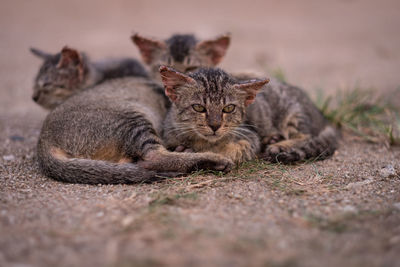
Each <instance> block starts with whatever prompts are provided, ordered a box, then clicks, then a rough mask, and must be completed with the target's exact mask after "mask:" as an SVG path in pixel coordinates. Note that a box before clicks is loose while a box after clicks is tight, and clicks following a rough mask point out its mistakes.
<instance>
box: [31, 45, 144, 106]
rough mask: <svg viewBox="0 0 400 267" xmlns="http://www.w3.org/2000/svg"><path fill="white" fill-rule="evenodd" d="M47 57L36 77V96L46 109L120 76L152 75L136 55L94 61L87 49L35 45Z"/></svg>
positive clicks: (34, 97)
mask: <svg viewBox="0 0 400 267" xmlns="http://www.w3.org/2000/svg"><path fill="white" fill-rule="evenodd" d="M31 52H32V53H33V54H34V55H35V56H37V57H39V58H41V59H42V60H43V64H42V66H41V67H40V69H39V72H38V74H37V75H36V78H35V83H34V89H33V95H32V99H33V101H35V102H36V103H37V104H39V105H40V106H42V107H43V108H45V109H53V108H55V107H56V106H58V105H59V104H61V103H62V102H64V101H65V100H66V99H67V98H69V97H70V96H71V95H73V94H75V93H77V92H79V91H81V90H84V89H86V88H89V87H91V86H94V85H96V84H99V83H101V82H103V81H105V80H109V79H115V78H118V77H126V76H137V77H148V74H147V71H146V69H145V68H144V67H143V65H142V64H141V63H140V62H139V61H137V60H136V59H133V58H123V59H107V60H103V61H99V62H92V61H90V59H89V58H88V56H87V55H86V54H85V53H82V52H79V51H77V50H76V49H72V48H69V47H66V46H65V47H64V48H63V49H62V50H61V52H59V53H57V54H50V53H46V52H43V51H41V50H39V49H36V48H31Z"/></svg>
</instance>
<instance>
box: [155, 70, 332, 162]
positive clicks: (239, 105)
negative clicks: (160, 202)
mask: <svg viewBox="0 0 400 267" xmlns="http://www.w3.org/2000/svg"><path fill="white" fill-rule="evenodd" d="M160 74H161V77H162V81H163V84H164V87H165V93H166V95H167V96H168V97H169V98H170V100H171V101H172V103H173V104H172V106H171V108H170V110H169V112H168V115H167V117H166V119H165V122H164V132H163V139H164V141H165V144H166V146H167V148H169V149H176V150H177V151H182V150H184V149H185V148H189V149H191V150H193V151H195V152H204V151H212V152H215V153H219V154H221V155H223V156H225V157H227V158H229V159H231V160H232V161H234V162H235V163H241V162H243V161H246V160H251V159H254V158H255V157H256V156H257V155H258V156H260V157H261V158H264V159H266V160H269V161H272V162H277V161H279V162H283V163H290V162H295V161H299V160H305V159H309V158H326V157H328V156H330V155H332V153H333V152H334V151H335V149H336V147H337V133H336V131H335V129H333V128H332V127H330V126H329V125H328V124H327V121H326V120H325V119H324V117H323V116H322V114H321V113H320V112H319V110H318V109H317V108H316V107H315V106H314V104H313V103H312V102H311V101H310V99H309V98H308V97H307V96H306V94H305V93H304V92H303V91H301V90H300V89H299V88H296V87H293V86H289V85H286V84H281V83H276V82H273V83H271V84H268V85H265V84H267V83H268V82H269V80H268V79H265V80H249V81H239V80H237V79H235V78H234V77H232V76H230V75H228V74H227V73H225V72H224V71H222V70H220V69H212V68H211V69H210V68H205V69H200V70H198V71H196V72H194V73H190V74H183V73H180V72H178V71H176V70H174V69H172V68H169V67H166V66H162V67H161V68H160ZM257 93H258V94H257ZM256 95H257V97H256Z"/></svg>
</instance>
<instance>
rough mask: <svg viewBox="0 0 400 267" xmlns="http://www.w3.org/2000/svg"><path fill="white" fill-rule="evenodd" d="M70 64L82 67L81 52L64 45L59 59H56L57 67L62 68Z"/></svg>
mask: <svg viewBox="0 0 400 267" xmlns="http://www.w3.org/2000/svg"><path fill="white" fill-rule="evenodd" d="M71 65H72V66H78V67H83V60H82V57H81V54H80V53H79V52H78V51H77V50H75V49H72V48H69V47H67V46H64V48H63V49H62V50H61V57H60V61H58V64H57V68H63V67H67V66H71Z"/></svg>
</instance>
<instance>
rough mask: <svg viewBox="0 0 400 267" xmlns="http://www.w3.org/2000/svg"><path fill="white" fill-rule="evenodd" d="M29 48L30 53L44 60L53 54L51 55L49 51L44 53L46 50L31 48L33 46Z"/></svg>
mask: <svg viewBox="0 0 400 267" xmlns="http://www.w3.org/2000/svg"><path fill="white" fill-rule="evenodd" d="M30 50H31V53H32V54H34V55H35V56H37V57H39V58H41V59H44V60H46V59H48V58H51V57H52V56H53V55H51V54H49V53H46V52H44V51H42V50H39V49H36V48H33V47H31V48H30Z"/></svg>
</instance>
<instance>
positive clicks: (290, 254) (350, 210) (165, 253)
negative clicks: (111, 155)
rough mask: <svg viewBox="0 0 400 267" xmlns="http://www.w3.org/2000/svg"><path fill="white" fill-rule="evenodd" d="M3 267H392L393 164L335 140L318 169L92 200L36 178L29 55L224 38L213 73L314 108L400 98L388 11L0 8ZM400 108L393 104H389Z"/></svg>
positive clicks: (246, 6)
mask: <svg viewBox="0 0 400 267" xmlns="http://www.w3.org/2000/svg"><path fill="white" fill-rule="evenodd" d="M0 26H1V27H0V266H400V162H399V159H400V148H390V149H389V148H386V147H384V146H382V145H377V144H367V143H365V142H361V141H360V140H358V139H357V138H355V137H353V136H347V135H345V137H344V139H343V141H342V144H341V147H340V149H339V150H338V151H337V153H336V154H335V155H334V156H333V157H332V158H331V159H328V160H325V161H319V162H309V163H306V164H300V165H296V166H283V165H269V164H266V163H262V162H253V163H248V164H246V166H243V167H241V168H240V169H239V170H234V171H232V172H231V173H229V174H227V175H224V176H220V175H214V174H207V173H197V174H194V175H191V176H188V177H182V178H177V179H172V180H168V181H163V182H158V183H155V184H140V185H106V186H104V185H103V186H100V185H98V186H89V185H76V184H63V183H59V182H55V181H52V180H50V179H48V178H46V177H44V176H42V175H41V174H39V172H38V168H37V164H36V161H35V145H36V141H37V138H38V135H39V131H40V127H41V123H42V121H43V119H44V118H45V116H46V111H44V110H42V109H41V108H40V107H38V106H36V105H35V104H34V103H33V102H32V101H31V99H30V97H31V90H32V89H31V86H32V80H33V77H34V75H35V73H36V71H37V69H38V66H39V64H40V62H39V60H38V59H36V58H35V57H33V56H32V55H30V54H29V52H28V48H29V47H30V46H35V47H38V48H42V49H45V50H48V51H50V52H56V51H57V50H59V49H61V47H62V46H64V45H66V44H68V45H70V46H72V47H77V48H80V49H81V50H84V51H87V52H88V53H89V54H90V55H91V56H92V58H93V59H100V58H104V57H111V56H138V52H137V50H136V48H135V47H134V46H133V45H132V44H131V42H130V41H129V35H130V34H131V33H132V32H133V31H138V32H140V33H142V34H145V35H150V36H160V37H168V36H169V35H170V34H171V33H175V32H194V33H196V34H197V35H199V36H200V37H204V38H206V37H211V36H214V35H217V34H219V33H223V32H226V31H229V32H231V33H232V37H233V40H232V45H231V48H230V50H229V52H228V55H227V57H226V60H225V61H224V62H223V64H222V67H224V68H226V69H228V70H234V71H241V70H256V71H259V72H266V73H273V72H274V71H276V70H277V69H282V70H283V71H284V73H285V74H286V77H287V78H288V80H289V82H291V83H293V84H296V85H299V86H302V87H303V88H305V89H306V90H307V91H308V92H309V93H310V94H312V93H313V92H314V90H315V89H316V88H322V89H324V90H326V91H328V92H333V91H334V90H335V89H337V88H354V87H355V86H357V85H360V86H364V87H373V88H375V89H376V90H379V91H381V92H383V93H385V92H390V91H391V90H393V89H395V88H398V87H399V86H400V76H399V69H400V49H399V48H400V34H399V33H398V28H399V26H400V4H399V2H398V1H395V0H392V1H373V0H365V1H361V0H340V1H339V0H332V1H318V0H302V1H285V2H284V1H277V0H276V1H272V0H271V1H248V2H246V3H244V2H243V1H227V0H226V1H209V0H203V1H183V0H173V1H144V0H143V1H127V0H125V1H124V0H118V1H77V0H72V1H50V0H46V1H23V0H20V1H11V0H6V1H5V0H2V1H1V2H0ZM399 102H400V101H399Z"/></svg>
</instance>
